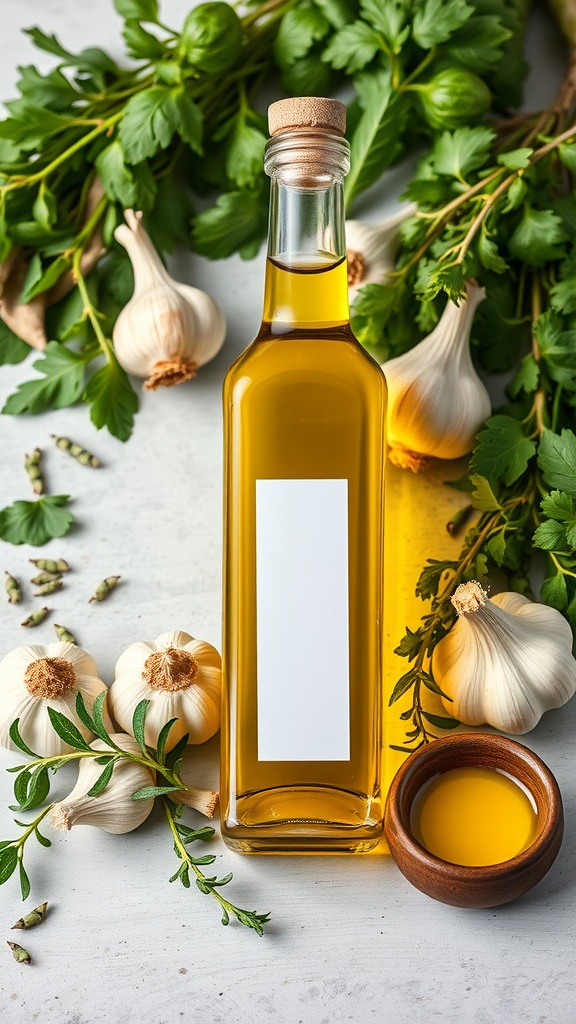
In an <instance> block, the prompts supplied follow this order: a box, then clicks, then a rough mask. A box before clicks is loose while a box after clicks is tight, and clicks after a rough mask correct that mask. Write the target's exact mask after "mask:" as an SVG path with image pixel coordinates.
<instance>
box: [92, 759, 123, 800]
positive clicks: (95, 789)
mask: <svg viewBox="0 0 576 1024" xmlns="http://www.w3.org/2000/svg"><path fill="white" fill-rule="evenodd" d="M115 763H116V762H115V761H114V760H112V761H109V762H108V764H107V765H106V767H105V768H104V771H103V772H102V773H101V774H100V775H99V776H98V778H97V779H96V782H95V783H94V785H93V786H92V788H91V789H89V790H88V793H87V796H99V794H100V793H102V792H103V791H104V790H105V789H106V786H107V785H108V783H109V782H110V779H111V778H112V772H113V771H114V765H115Z"/></svg>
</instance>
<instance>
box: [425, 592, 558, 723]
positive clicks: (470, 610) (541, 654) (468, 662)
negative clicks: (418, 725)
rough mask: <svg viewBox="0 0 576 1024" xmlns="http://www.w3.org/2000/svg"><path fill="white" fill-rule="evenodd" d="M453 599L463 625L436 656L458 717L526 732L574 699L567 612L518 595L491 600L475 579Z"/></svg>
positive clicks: (438, 674) (447, 703) (436, 670)
mask: <svg viewBox="0 0 576 1024" xmlns="http://www.w3.org/2000/svg"><path fill="white" fill-rule="evenodd" d="M452 602H453V604H454V606H455V607H456V609H457V611H458V615H459V617H458V620H457V621H456V623H455V624H454V626H453V627H452V629H451V630H450V632H449V633H448V635H447V636H445V637H444V639H443V640H441V641H440V643H439V644H437V646H436V648H435V650H434V654H433V657H432V671H433V674H434V678H435V680H436V682H437V683H438V685H439V686H440V689H441V690H443V691H444V693H446V694H447V696H448V697H450V698H451V700H446V699H444V698H443V700H442V703H443V704H444V707H445V708H446V710H447V711H448V712H449V714H450V715H453V716H454V717H455V718H457V719H458V720H459V721H461V722H463V723H464V724H466V725H492V726H494V728H495V729H499V730H501V731H502V732H506V733H510V734H512V735H520V734H522V733H526V732H530V730H531V729H533V728H534V726H535V725H537V723H538V722H539V721H540V718H541V717H542V715H543V714H544V712H545V711H548V710H550V708H559V707H561V706H562V705H563V704H565V703H566V701H567V700H569V699H570V697H572V695H573V694H574V692H575V691H576V660H575V659H574V657H573V656H572V630H571V629H570V626H569V625H568V623H567V622H566V619H565V618H564V617H563V616H562V615H561V613H560V612H559V611H557V610H556V609H555V608H550V607H549V606H548V605H544V604H536V603H535V602H533V601H529V600H528V598H526V597H522V596H521V595H520V594H515V593H504V594H497V595H496V596H495V597H493V598H491V599H488V598H487V595H486V594H485V592H484V590H483V589H482V587H481V586H480V585H479V584H478V583H474V582H471V583H466V584H461V586H460V587H458V588H457V589H456V591H455V593H454V595H453V598H452Z"/></svg>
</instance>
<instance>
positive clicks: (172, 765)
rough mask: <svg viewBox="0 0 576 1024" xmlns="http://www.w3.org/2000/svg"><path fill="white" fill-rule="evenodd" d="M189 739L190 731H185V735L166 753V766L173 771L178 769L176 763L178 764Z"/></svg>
mask: <svg viewBox="0 0 576 1024" xmlns="http://www.w3.org/2000/svg"><path fill="white" fill-rule="evenodd" d="M189 739H190V735H189V733H185V734H184V736H181V737H180V739H179V740H178V743H177V744H176V746H175V747H173V748H172V750H171V751H170V752H169V753H168V754H167V755H166V767H167V768H169V769H170V770H171V771H174V772H177V771H178V769H177V767H176V765H177V764H178V762H179V761H180V759H181V757H182V755H183V753H184V751H185V750H186V747H187V746H188V740H189Z"/></svg>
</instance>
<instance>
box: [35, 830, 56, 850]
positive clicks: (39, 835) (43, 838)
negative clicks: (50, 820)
mask: <svg viewBox="0 0 576 1024" xmlns="http://www.w3.org/2000/svg"><path fill="white" fill-rule="evenodd" d="M34 835H35V836H36V839H37V840H38V842H39V843H40V846H45V847H46V849H49V847H50V846H52V843H51V841H50V840H49V839H47V838H46V836H43V835H42V833H41V832H39V831H38V829H37V828H35V829H34Z"/></svg>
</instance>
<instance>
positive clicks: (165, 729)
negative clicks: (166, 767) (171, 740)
mask: <svg viewBox="0 0 576 1024" xmlns="http://www.w3.org/2000/svg"><path fill="white" fill-rule="evenodd" d="M177 721H178V719H177V718H171V719H170V721H169V722H166V724H165V725H163V726H162V728H161V730H160V732H159V734H158V743H157V746H156V758H157V761H158V764H164V751H165V749H166V741H167V739H168V736H169V734H170V732H171V730H172V726H173V725H175V724H176V722H177Z"/></svg>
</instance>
